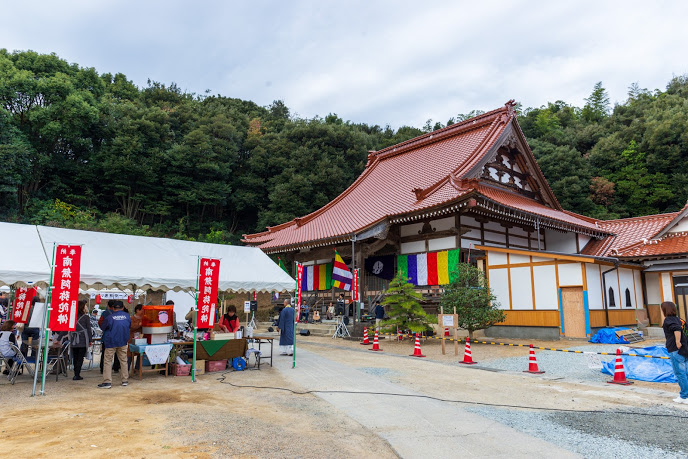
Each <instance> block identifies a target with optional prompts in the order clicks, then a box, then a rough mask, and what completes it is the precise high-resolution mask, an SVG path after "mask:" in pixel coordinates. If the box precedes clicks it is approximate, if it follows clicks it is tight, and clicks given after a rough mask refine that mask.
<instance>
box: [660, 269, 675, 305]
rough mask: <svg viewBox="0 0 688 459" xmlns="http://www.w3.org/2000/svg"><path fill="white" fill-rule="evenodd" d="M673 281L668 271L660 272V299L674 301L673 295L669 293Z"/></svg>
mask: <svg viewBox="0 0 688 459" xmlns="http://www.w3.org/2000/svg"><path fill="white" fill-rule="evenodd" d="M673 282H674V280H673V279H672V278H671V274H670V273H662V294H663V296H662V301H674V296H673V295H672V294H671V286H672V285H673Z"/></svg>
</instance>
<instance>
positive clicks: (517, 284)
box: [511, 267, 533, 309]
mask: <svg viewBox="0 0 688 459" xmlns="http://www.w3.org/2000/svg"><path fill="white" fill-rule="evenodd" d="M530 282H531V278H530V268H529V267H524V268H511V306H512V308H513V309H533V287H532V284H531V283H530Z"/></svg>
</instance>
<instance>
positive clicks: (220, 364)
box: [205, 359, 227, 373]
mask: <svg viewBox="0 0 688 459" xmlns="http://www.w3.org/2000/svg"><path fill="white" fill-rule="evenodd" d="M226 369H227V359H223V360H208V361H207V362H205V372H206V373H212V372H213V371H225V370H226Z"/></svg>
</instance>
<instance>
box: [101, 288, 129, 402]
mask: <svg viewBox="0 0 688 459" xmlns="http://www.w3.org/2000/svg"><path fill="white" fill-rule="evenodd" d="M101 328H102V329H103V332H107V334H104V335H103V336H104V338H103V347H104V349H105V350H104V352H103V359H104V364H103V382H102V383H101V384H98V387H99V388H101V389H110V388H111V387H112V363H113V360H114V358H115V355H117V359H118V360H119V363H120V374H121V375H122V385H123V386H126V385H128V384H129V369H128V368H127V349H128V347H129V346H128V343H129V331H130V329H131V317H129V313H127V312H124V303H122V302H121V301H119V300H118V301H115V304H114V306H113V312H112V314H110V315H109V316H107V317H106V318H105V320H104V321H103V326H102V327H101Z"/></svg>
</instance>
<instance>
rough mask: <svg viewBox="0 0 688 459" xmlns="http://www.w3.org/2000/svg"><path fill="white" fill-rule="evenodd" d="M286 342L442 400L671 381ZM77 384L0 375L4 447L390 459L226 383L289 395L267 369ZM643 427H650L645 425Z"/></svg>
mask: <svg viewBox="0 0 688 459" xmlns="http://www.w3.org/2000/svg"><path fill="white" fill-rule="evenodd" d="M509 342H512V343H522V344H530V342H525V341H518V340H509ZM298 344H299V347H300V348H301V349H305V350H308V351H310V352H315V353H318V354H321V355H323V356H326V357H327V358H329V359H332V360H334V361H336V362H339V363H341V364H342V365H344V366H349V367H351V368H355V369H357V370H362V371H366V372H368V373H371V374H375V375H377V376H381V377H384V378H386V379H388V380H389V381H392V382H394V383H397V384H400V385H402V386H405V387H408V388H409V389H413V390H414V391H417V392H420V393H423V394H427V395H430V396H434V397H439V398H444V399H452V400H465V401H469V402H478V403H482V402H486V401H487V402H489V403H494V404H507V405H522V406H532V405H533V404H537V405H538V406H541V407H544V408H554V409H573V410H628V409H629V407H630V408H633V409H655V408H656V407H657V406H666V405H667V402H670V400H671V398H670V396H671V391H674V392H675V390H674V389H676V387H674V386H675V385H668V384H656V383H643V382H637V383H636V384H635V385H634V386H632V388H631V389H629V388H626V387H619V386H609V385H606V384H597V385H596V384H581V383H576V382H569V381H565V380H551V379H547V378H546V377H542V378H541V377H537V376H534V375H523V374H520V373H519V374H516V373H509V372H492V371H485V369H475V368H473V367H466V366H462V365H457V364H456V362H457V361H458V360H460V359H461V358H462V353H463V345H460V346H459V356H458V357H457V356H455V355H454V348H453V344H452V343H446V344H447V346H446V354H445V355H442V354H441V345H440V342H439V341H436V340H429V341H426V342H424V343H423V344H422V350H423V353H424V354H425V355H427V356H428V357H427V358H426V359H411V358H408V357H407V356H408V355H409V354H411V353H412V351H413V343H412V342H410V341H408V340H406V341H403V342H402V343H399V342H396V341H395V340H391V339H385V340H382V341H381V343H380V345H381V347H382V348H383V349H384V353H373V352H368V351H367V347H366V346H361V345H360V344H359V343H358V341H350V340H342V339H337V340H333V339H331V338H327V337H315V336H310V337H300V338H299V339H298ZM532 344H534V345H536V346H544V347H556V348H568V347H574V346H575V347H578V346H584V345H586V343H585V342H583V341H556V342H548V341H533V342H532ZM641 345H642V346H646V345H649V343H648V342H644V343H641ZM642 346H640V347H642ZM543 352H544V351H543ZM527 353H528V350H527V348H522V347H505V346H492V345H479V344H476V345H474V347H473V356H474V358H475V359H476V360H480V361H481V362H489V361H490V360H494V359H501V358H504V357H514V356H523V358H524V365H525V362H526V360H525V359H526V356H527ZM276 358H280V357H276ZM428 364H429V365H428ZM297 367H298V348H297ZM524 369H525V368H524ZM70 376H71V375H70ZM84 376H85V379H84V380H83V381H72V380H71V378H70V379H64V378H60V381H58V382H55V381H54V378H48V380H47V385H46V395H45V396H36V397H31V380H30V378H29V377H28V376H26V375H24V376H20V377H19V379H18V382H17V384H15V385H14V386H11V385H9V383H8V382H7V380H6V379H5V378H0V403H2V405H3V406H4V407H5V409H4V410H3V416H2V419H0V434H1V435H2V438H3V446H4V447H5V449H6V450H7V451H21V454H22V456H35V457H46V456H50V455H54V454H55V453H57V454H63V455H65V454H66V455H70V456H77V455H78V456H79V457H105V456H109V457H112V456H117V457H120V456H126V457H139V458H147V457H177V456H183V455H184V456H186V455H191V456H193V457H199V458H202V457H241V458H243V457H246V458H248V457H328V458H329V457H333V458H337V457H342V458H344V457H364V456H369V455H370V454H371V452H373V451H374V452H375V455H376V456H379V457H395V454H394V452H393V450H392V449H391V448H390V446H389V445H388V444H387V443H386V442H385V441H383V440H382V439H380V438H379V437H377V436H376V435H374V433H372V432H370V431H368V430H367V429H365V428H364V427H362V426H361V425H360V424H359V423H357V422H355V421H354V420H352V419H351V418H349V417H347V416H346V415H344V414H343V413H342V412H340V411H338V410H337V409H335V408H333V407H332V406H331V405H330V404H329V403H327V402H326V401H324V400H323V399H321V398H319V397H317V396H315V395H293V394H291V393H289V392H285V391H279V390H261V389H254V388H236V387H232V386H231V385H229V384H226V382H227V381H231V382H234V383H236V384H240V385H249V386H250V385H254V386H273V387H285V388H292V389H295V390H299V389H301V388H300V387H294V386H293V385H292V384H290V383H289V382H288V381H287V380H286V379H285V378H283V377H282V376H281V374H280V373H279V371H278V370H276V369H273V368H271V367H270V366H269V365H263V366H262V367H261V370H260V371H244V372H229V373H227V374H226V375H225V376H224V382H223V381H222V380H223V374H222V373H212V374H206V375H202V376H200V377H199V381H198V382H197V383H195V384H193V383H191V381H190V378H189V377H171V376H170V377H167V378H165V377H163V376H159V375H156V374H145V375H144V378H143V380H142V381H138V380H136V379H133V378H131V379H130V385H129V386H128V387H122V386H119V385H118V384H119V375H117V374H116V375H114V378H113V379H114V381H113V388H112V389H110V390H103V389H98V388H96V385H97V384H98V383H99V382H100V381H101V379H100V378H101V377H100V374H99V372H98V370H97V369H95V370H90V371H86V372H84ZM352 403H355V398H353V397H352ZM687 413H688V411H687ZM660 421H661V422H664V421H663V420H661V419H658V420H657V422H660ZM586 422H587V421H586ZM648 422H649V421H648ZM581 423H582V424H585V422H582V421H581ZM657 429H660V427H657ZM646 430H648V431H649V432H656V431H657V430H656V429H655V428H654V427H653V428H651V429H646Z"/></svg>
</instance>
